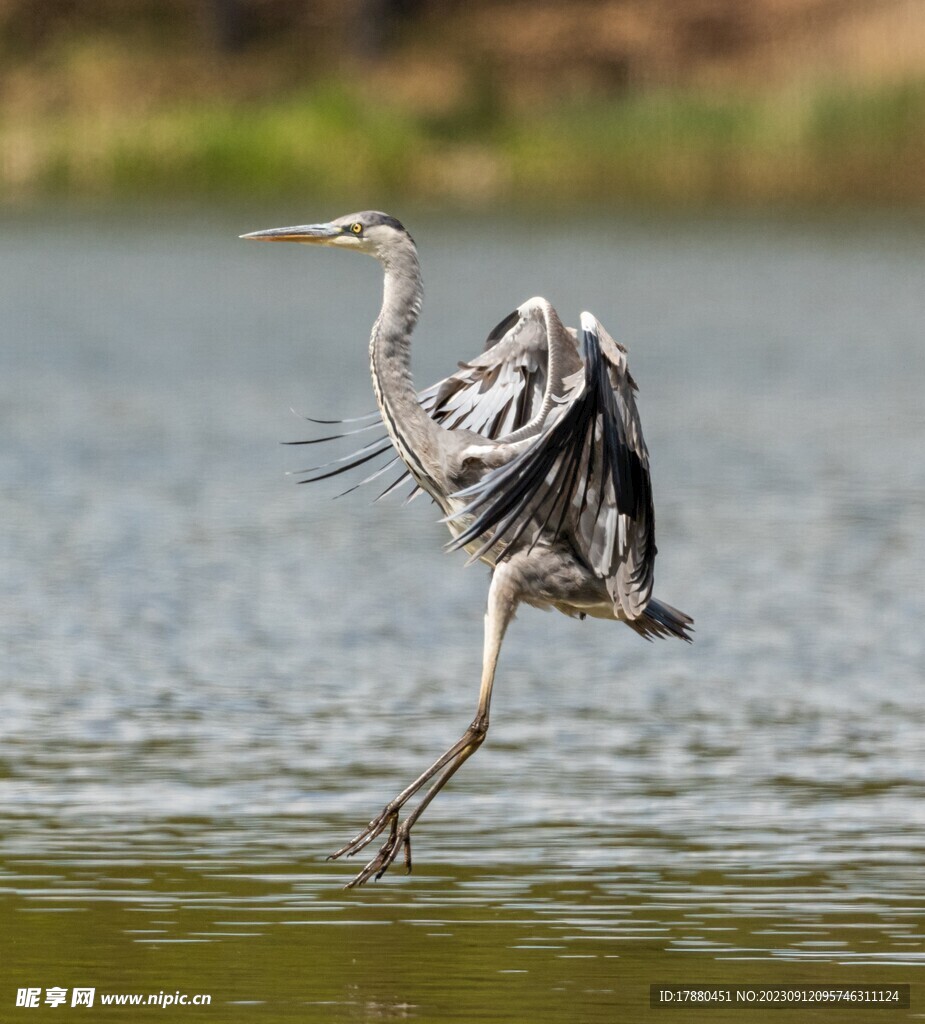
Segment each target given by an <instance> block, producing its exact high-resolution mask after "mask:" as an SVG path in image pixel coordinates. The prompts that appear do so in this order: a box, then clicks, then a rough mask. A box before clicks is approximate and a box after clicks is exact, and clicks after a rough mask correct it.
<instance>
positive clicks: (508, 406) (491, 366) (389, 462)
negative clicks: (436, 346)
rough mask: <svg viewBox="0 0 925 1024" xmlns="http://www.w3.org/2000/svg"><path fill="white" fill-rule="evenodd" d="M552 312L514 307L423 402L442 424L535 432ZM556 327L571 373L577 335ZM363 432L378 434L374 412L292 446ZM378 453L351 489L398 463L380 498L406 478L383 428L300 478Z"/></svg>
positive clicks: (491, 434)
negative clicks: (376, 465)
mask: <svg viewBox="0 0 925 1024" xmlns="http://www.w3.org/2000/svg"><path fill="white" fill-rule="evenodd" d="M550 314H551V315H552V316H553V317H554V316H555V314H554V313H553V312H551V307H549V304H548V303H546V302H545V300H541V299H531V300H530V301H529V302H525V303H524V304H523V305H522V306H520V307H519V308H518V309H515V310H514V312H513V313H511V314H509V315H508V316H506V317H505V318H504V319H503V320H502V321H501V322H500V323H499V324H498V325H497V326H496V327H495V328H494V329H493V330H492V331H491V333H490V334H489V335H488V339H487V341H486V343H485V349H484V351H483V352H482V353H481V354H480V355H478V356H477V357H476V358H475V359H472V360H470V361H469V362H466V363H460V364H459V369H458V370H457V371H456V373H454V374H452V375H451V376H449V377H447V378H445V379H444V380H441V381H438V382H437V383H436V384H433V385H431V387H429V388H426V389H425V390H423V391H421V392H419V393H418V400H419V401H420V403H421V405H422V406H423V407H424V409H426V410H427V412H428V413H429V414H430V416H432V417H433V419H435V420H436V421H437V422H438V423H441V424H442V425H443V426H445V427H446V428H448V429H451V430H454V429H462V430H468V431H471V432H473V433H475V434H480V435H481V436H482V437H485V438H488V439H490V440H499V439H504V438H507V437H510V436H511V435H516V434H517V433H518V432H520V431H524V430H528V431H529V430H530V429H531V426H530V425H531V424H534V423H535V424H536V429H539V422H538V417H539V416H540V414H541V412H542V411H543V408H544V397H545V394H546V384H547V377H548V372H549V339H548V332H549V330H550ZM553 329H554V330H557V332H559V334H560V341H561V339H562V338H563V337H564V338H565V339H566V341H565V343H564V344H560V345H559V346H558V350H559V351H560V352H562V353H564V355H563V357H562V358H563V361H564V363H565V367H564V369H565V371H566V372H574V371H575V370H577V369H579V368H580V366H581V360H580V357H579V355H578V349H577V346H576V345H575V342H574V339H573V338H572V336H571V335H570V334H567V333H566V331H565V328H563V327H562V326H561V324H559V323H558V319H556V320H555V321H554V327H553ZM364 419H365V418H364ZM313 422H320V421H313ZM328 422H338V421H328ZM339 422H343V423H347V422H348V421H347V420H343V421H339ZM357 422H359V421H357ZM364 431H377V432H378V431H382V421H381V419H380V417H379V414H378V413H373V414H372V415H371V416H370V417H368V423H367V425H365V426H361V427H359V428H357V429H354V430H350V431H347V432H344V433H338V434H333V435H330V436H328V437H321V438H316V439H312V440H309V441H296V442H292V443H294V444H316V443H319V442H323V441H335V440H339V439H341V438H345V437H349V436H352V435H354V434H359V433H362V432H364ZM380 456H385V457H386V461H385V462H384V464H383V465H382V466H381V467H379V468H377V469H376V471H375V472H374V473H372V474H371V475H369V476H367V477H365V478H364V479H363V480H360V481H359V482H358V483H357V484H355V485H354V486H353V487H351V488H350V490H354V489H355V488H356V487H360V486H362V484H365V483H368V482H370V481H371V480H374V479H377V478H378V477H380V476H382V475H383V474H384V473H386V472H387V471H388V470H389V469H390V468H392V467H393V466H395V464H396V463H397V464H398V465H399V466H400V467H401V470H402V471H401V472H400V474H399V476H398V477H397V478H396V479H395V480H393V481H392V482H391V483H389V485H388V487H386V489H385V490H384V491H383V492H382V493H381V494H380V495H379V497H383V496H384V495H385V494H388V493H390V492H391V491H393V490H394V489H395V488H397V487H399V486H401V484H402V483H404V482H405V481H407V480H408V479H409V476H410V475H409V473H408V472H407V470H405V469H404V466H403V464H402V463H401V462H400V460H399V458H398V455H397V454H396V452H395V450H394V448H393V447H392V444H391V441H390V440H389V438H388V436H387V435H386V434H385V433H384V431H382V432H381V433H377V434H376V436H374V438H373V439H372V440H371V441H369V442H368V443H367V444H365V445H363V446H362V447H361V448H359V449H357V450H356V451H354V452H351V453H350V454H349V455H345V456H343V457H342V458H340V459H335V460H333V461H331V462H328V463H324V464H322V465H319V466H315V467H313V468H311V469H306V470H304V471H303V472H304V473H305V474H306V476H305V479H303V480H301V481H300V483H311V482H314V481H316V480H324V479H326V478H328V477H331V476H336V475H338V474H340V473H344V472H347V471H348V470H351V469H355V468H357V467H358V466H361V465H363V464H365V463H367V462H371V461H372V460H373V459H376V458H378V457H380ZM419 492H420V489H419V488H418V487H416V486H415V487H413V489H412V490H411V492H410V494H409V496H408V497H409V498H411V497H414V496H415V495H416V494H418V493H419ZM344 493H347V492H344Z"/></svg>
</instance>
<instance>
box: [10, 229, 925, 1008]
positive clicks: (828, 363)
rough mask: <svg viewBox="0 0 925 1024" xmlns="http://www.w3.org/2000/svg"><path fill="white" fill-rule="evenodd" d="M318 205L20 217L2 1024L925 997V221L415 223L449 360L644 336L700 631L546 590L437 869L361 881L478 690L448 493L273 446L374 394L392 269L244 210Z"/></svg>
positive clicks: (663, 542) (468, 773)
mask: <svg viewBox="0 0 925 1024" xmlns="http://www.w3.org/2000/svg"><path fill="white" fill-rule="evenodd" d="M337 212H340V211H324V210H311V209H306V210H291V209H289V210H283V211H279V210H277V211H275V212H271V213H269V214H267V213H266V212H265V211H264V212H263V213H260V214H257V215H256V216H255V215H254V214H253V212H251V211H248V212H246V213H245V214H241V215H240V216H238V215H235V216H231V215H227V214H224V215H223V214H218V213H216V214H214V215H212V216H203V215H197V216H195V217H191V216H189V215H184V214H183V213H182V212H179V211H163V210H156V211H141V212H127V211H120V212H118V213H109V212H105V211H104V212H94V213H86V214H79V213H74V212H67V211H49V212H43V211H38V212H33V213H26V214H18V215H11V214H8V215H7V216H6V217H5V218H4V219H3V220H2V223H0V270H2V272H0V303H2V310H3V322H4V326H3V343H2V346H0V417H2V431H3V442H2V444H0V485H2V486H0V515H2V519H0V521H2V523H3V530H2V534H0V615H2V620H0V621H2V626H0V629H2V634H0V637H2V647H3V658H2V665H0V674H2V686H0V744H2V745H0V829H2V831H0V908H2V921H3V928H2V946H0V955H2V961H0V976H2V983H0V1007H2V1010H0V1019H7V1018H8V1017H12V1016H13V1015H14V1014H17V1015H18V1014H19V1010H17V1009H15V1006H14V1003H15V997H16V990H17V989H18V988H20V987H25V986H41V987H43V988H45V987H48V986H52V985H61V986H64V987H71V986H78V985H86V986H95V987H96V988H97V990H98V992H144V993H148V992H153V993H157V992H159V991H169V992H174V991H181V992H186V993H198V992H204V993H209V994H211V996H212V1006H211V1007H210V1009H209V1010H208V1011H205V1010H193V1009H183V1010H168V1011H166V1012H165V1011H161V1012H162V1013H163V1014H164V1017H165V1019H170V1018H173V1017H177V1018H178V1019H179V1018H189V1017H190V1016H196V1015H203V1016H204V1015H205V1014H206V1013H207V1014H208V1016H209V1019H211V1020H222V1021H224V1020H228V1021H244V1020H248V1021H250V1020H289V1019H293V1020H294V1019H298V1020H305V1021H315V1020H317V1021H373V1020H382V1019H386V1020H388V1019H409V1020H420V1021H443V1020H458V1021H476V1020H486V1021H498V1022H522V1021H526V1020H529V1021H538V1022H544V1021H550V1022H552V1021H556V1022H558V1021H582V1022H584V1021H587V1022H596V1021H601V1022H604V1021H614V1020H636V1019H653V1018H658V1017H660V1016H664V1015H666V1014H667V1015H668V1016H669V1017H671V1019H681V1017H682V1016H683V1017H684V1018H685V1019H687V1018H696V1016H697V1015H696V1013H687V1014H682V1015H680V1016H679V1015H677V1014H674V1015H673V1014H672V1013H671V1011H667V1010H664V1011H655V1010H649V1008H648V987H649V985H650V984H652V983H658V982H665V981H681V982H685V981H691V982H692V981H701V982H702V981H717V982H723V983H725V982H729V983H736V982H740V983H741V982H757V983H765V982H782V981H791V982H812V983H814V984H816V983H823V982H844V981H869V982H878V983H880V982H885V983H899V982H910V981H911V982H913V983H914V987H913V992H912V1009H911V1010H909V1011H906V1012H905V1014H904V1013H903V1012H902V1011H900V1012H896V1011H893V1012H892V1016H893V1018H894V1019H895V1018H896V1017H902V1016H904V1015H905V1016H909V1017H911V1018H914V1017H917V1016H922V1015H923V1014H925V1002H923V999H925V995H923V994H922V993H923V990H922V988H921V983H922V979H923V967H925V936H923V931H925V929H923V912H925V906H923V904H925V895H923V893H925V886H923V878H925V874H923V860H925V802H923V797H925V740H923V727H925V711H923V675H925V672H923V669H925V658H923V639H922V637H923V628H922V623H923V621H925V586H923V584H925V529H923V527H925V516H923V510H925V455H923V452H925V413H923V400H922V395H923V391H925V346H923V344H922V324H923V323H925V289H923V287H922V281H923V279H925V278H923V271H925V232H923V231H922V230H921V229H920V227H918V226H915V225H911V226H910V225H908V224H903V223H900V222H896V223H882V222H876V221H871V222H853V223H850V224H844V223H816V224H814V223H808V224H796V223H789V224H779V223H778V224H774V223H763V222H758V221H745V220H729V221H716V222H707V221H675V220H652V221H642V220H637V221H634V220H630V219H614V220H608V219H603V220H602V219H597V220H595V221H593V222H587V223H584V222H579V223H575V222H568V223H566V222H563V223H561V224H552V225H550V224H541V225H536V226H532V225H531V224H529V223H517V222H510V223H500V224H499V223H498V222H497V221H496V220H487V219H486V220H458V221H453V220H429V219H428V218H426V217H419V218H416V219H413V222H412V224H411V227H412V230H413V232H414V233H415V235H416V237H417V239H418V242H419V244H420V246H421V248H422V251H423V261H424V269H425V275H426V277H427V283H428V288H429V290H428V295H429V301H428V305H427V308H426V311H425V316H424V318H423V320H422V323H421V327H420V332H419V333H420V340H419V342H418V346H417V350H416V353H415V367H416V373H417V377H418V380H419V381H420V382H421V383H422V384H424V383H429V382H430V381H431V380H433V379H436V378H437V377H438V376H443V375H444V374H446V373H447V372H450V371H451V370H452V369H453V368H454V367H455V364H456V361H457V360H458V359H461V358H466V357H467V356H471V355H473V354H474V353H475V352H477V351H478V350H479V349H480V347H481V344H482V341H483V338H484V335H485V333H486V332H487V330H488V329H489V328H490V327H491V326H492V325H493V324H494V323H496V322H497V321H498V320H499V319H501V318H502V317H503V316H504V315H505V314H506V313H507V312H508V311H509V310H510V309H511V308H512V307H513V306H514V305H516V304H517V303H518V302H521V301H523V300H524V299H526V298H528V297H529V296H531V295H533V294H537V293H539V294H545V295H547V296H548V297H549V298H550V299H551V300H552V301H553V302H554V303H555V304H556V305H557V307H558V308H559V310H560V312H561V313H562V314H563V315H564V316H565V317H566V318H567V319H568V320H569V321H571V322H575V321H576V320H577V314H578V313H579V311H580V310H582V309H584V308H585V307H590V308H591V309H592V310H593V311H594V312H595V313H596V314H597V315H598V316H599V317H600V318H601V319H602V320H603V321H604V323H605V324H607V325H608V327H609V328H610V329H611V331H612V332H613V333H614V334H615V336H617V337H618V338H620V339H622V340H624V341H625V342H627V343H628V344H629V346H630V350H631V351H630V359H631V365H632V367H633V371H634V374H635V376H636V377H637V379H638V381H639V383H640V387H641V397H640V404H641V411H642V416H643V422H644V426H645V429H646V436H647V439H648V442H649V447H650V450H651V453H652V458H653V464H654V475H655V487H656V505H657V510H658V521H659V547H660V556H659V566H658V573H657V587H656V591H657V593H658V594H659V595H660V596H661V597H663V598H664V599H666V600H668V601H670V602H671V603H674V604H676V605H678V606H679V607H681V608H684V609H685V610H687V611H689V612H690V613H691V614H693V615H694V617H695V618H696V620H697V642H696V643H695V645H694V646H693V647H691V648H689V647H686V646H685V645H682V644H678V643H669V642H661V643H656V644H646V643H644V642H643V641H641V640H640V639H639V638H638V637H636V636H635V635H634V634H632V633H631V632H630V631H629V630H627V629H625V628H623V627H619V626H617V625H615V624H607V623H599V622H584V623H580V622H575V621H570V620H567V619H565V618H564V617H562V616H555V615H552V614H549V615H543V614H542V613H540V612H537V611H533V610H530V609H526V610H524V611H522V612H521V614H520V617H519V620H518V622H516V623H515V624H514V626H513V627H512V629H511V631H510V633H509V635H508V639H507V641H506V643H505V648H504V651H503V654H502V660H501V665H500V669H499V676H498V681H497V686H496V697H495V703H494V708H493V712H494V713H493V721H492V732H491V735H490V736H489V740H488V742H487V743H486V745H485V747H484V748H483V749H482V750H481V751H480V752H479V754H478V756H477V757H475V758H474V759H473V760H472V761H470V762H469V763H468V764H467V765H466V766H465V768H464V769H463V770H462V772H461V773H460V774H459V775H458V776H457V778H456V779H454V781H453V783H452V784H451V786H450V787H448V789H447V790H446V791H445V792H444V793H443V794H441V796H440V798H439V799H438V800H437V801H436V803H435V804H434V805H433V807H432V808H431V809H430V810H429V811H428V813H427V815H426V816H425V817H424V818H423V819H422V822H421V824H420V825H419V826H418V829H417V830H416V843H415V856H416V864H415V873H414V875H412V876H411V878H410V879H406V878H404V877H403V876H402V875H401V874H399V873H395V874H393V875H390V876H388V877H387V878H386V879H384V880H383V881H382V882H380V883H379V884H378V885H377V886H369V887H367V888H365V889H363V890H360V891H355V892H349V893H345V892H344V891H342V889H341V888H340V887H341V885H342V884H343V883H344V882H345V881H347V880H348V879H349V877H350V876H351V870H350V865H349V864H343V863H328V862H326V861H325V860H324V857H325V855H326V854H327V853H329V852H330V851H331V850H333V849H335V848H336V847H337V846H339V845H341V843H342V842H344V841H345V840H346V839H347V838H349V837H350V836H351V835H352V834H353V833H354V832H355V831H356V829H357V828H358V827H359V826H360V825H361V824H363V823H364V822H365V821H367V820H368V819H369V817H370V815H371V814H372V813H373V812H374V811H375V810H377V809H378V808H379V806H381V804H382V803H383V802H384V801H385V800H386V799H387V798H388V797H390V796H392V795H393V794H394V792H396V791H397V790H398V789H399V788H401V786H403V785H404V784H405V783H406V782H407V781H408V780H409V779H410V778H411V777H413V775H416V774H417V772H418V771H419V770H420V769H421V768H423V767H424V765H425V764H427V763H428V762H429V761H430V760H431V759H432V758H433V757H434V756H435V755H436V754H437V753H438V752H440V751H441V750H443V749H444V748H445V747H446V746H447V745H448V744H449V743H450V742H451V741H452V740H454V739H455V738H456V737H457V736H458V735H459V733H460V732H461V730H462V729H463V727H464V726H465V725H466V724H467V722H468V721H469V719H470V717H471V714H472V711H473V709H474V706H475V700H476V696H477V689H478V674H479V662H480V652H481V617H482V611H483V604H484V599H485V593H486V577H485V573H484V571H483V570H482V569H478V568H474V569H468V570H464V569H463V563H464V561H465V559H464V557H463V556H459V555H457V556H447V555H444V554H442V553H441V545H442V543H443V541H444V535H443V527H441V526H439V525H438V524H437V523H436V521H435V520H436V519H437V515H436V512H435V510H434V509H433V507H432V506H428V505H426V504H425V502H424V501H419V502H415V503H414V504H412V505H411V506H410V507H407V508H403V507H402V506H401V504H400V502H392V503H380V504H378V505H376V506H372V505H371V504H370V502H369V498H370V497H371V496H372V495H371V494H370V495H366V496H364V495H363V494H362V493H360V494H353V495H351V496H348V497H346V498H342V499H339V500H338V501H336V502H332V501H331V500H329V498H330V495H331V494H333V493H335V489H334V488H331V489H329V490H328V491H322V490H320V489H319V490H312V489H307V488H297V487H295V486H293V485H292V483H291V480H289V479H287V478H286V477H285V475H284V474H285V471H286V470H295V469H298V468H300V467H301V466H302V465H306V464H310V462H311V459H310V457H309V461H308V462H305V461H304V459H305V452H306V449H292V448H284V447H282V446H280V445H279V444H278V442H279V441H280V440H294V439H297V438H300V437H303V436H306V425H305V424H302V423H300V421H299V420H297V419H295V418H294V417H293V416H292V414H291V413H290V412H289V407H290V406H292V407H294V408H295V409H297V410H298V411H304V412H307V413H312V414H315V415H322V416H323V415H325V414H329V415H331V416H337V415H342V414H358V413H362V412H366V411H368V410H369V409H370V408H371V407H372V398H371V393H370V387H369V382H368V373H367V368H366V338H367V336H368V327H369V323H370V322H371V321H372V319H373V317H374V316H375V313H376V309H377V304H378V296H379V277H378V270H377V268H376V266H375V264H374V263H373V262H372V261H369V260H360V259H359V258H356V257H351V256H348V255H345V254H333V253H323V252H316V251H311V250H304V249H298V248H296V247H294V246H291V247H290V246H278V247H270V246H253V245H250V246H249V245H246V244H245V243H241V242H238V241H237V240H236V237H235V236H236V235H237V234H239V233H241V232H242V231H246V230H253V229H256V228H261V227H269V226H273V225H275V224H277V223H280V224H281V223H287V222H292V221H299V220H303V219H318V218H319V217H321V216H324V215H326V214H328V213H330V214H334V213H337ZM871 1012H872V1013H873V1019H886V1018H887V1017H889V1016H890V1013H883V1012H876V1013H874V1012H873V1011H871ZM33 1013H34V1014H35V1015H36V1017H37V1018H38V1017H44V1016H45V1015H46V1014H47V1015H52V1014H55V1013H57V1014H59V1015H67V1014H68V1013H71V1014H78V1013H84V1014H85V1016H86V1017H87V1019H89V1018H90V1014H89V1013H88V1012H87V1011H78V1009H76V1008H75V1009H73V1010H71V1009H51V1008H43V1009H39V1010H35V1011H33ZM99 1013H100V1016H105V1019H107V1020H110V1019H111V1020H119V1019H125V1020H129V1019H132V1020H137V1019H138V1016H139V1013H141V1011H139V1010H137V1009H135V1010H132V1009H116V1008H113V1007H109V1008H107V1009H106V1011H105V1014H104V1013H103V1011H102V1010H100V1011H99ZM819 1014H820V1016H819V1019H826V1020H834V1019H837V1017H836V1016H833V1014H832V1013H831V1012H825V1011H819ZM767 1016H768V1019H769V1020H782V1019H784V1020H786V1019H788V1015H787V1014H786V1013H785V1014H784V1015H783V1017H781V1015H780V1014H779V1013H769V1014H768V1015H767ZM17 1019H18V1017H17ZM749 1019H750V1020H755V1021H758V1020H761V1019H763V1015H762V1012H761V1011H752V1013H751V1014H750V1015H749ZM801 1019H815V1018H813V1017H812V1015H811V1014H807V1013H803V1014H802V1015H801ZM852 1019H854V1017H852Z"/></svg>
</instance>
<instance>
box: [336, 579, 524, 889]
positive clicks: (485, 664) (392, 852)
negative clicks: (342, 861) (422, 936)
mask: <svg viewBox="0 0 925 1024" xmlns="http://www.w3.org/2000/svg"><path fill="white" fill-rule="evenodd" d="M515 579H516V574H515V573H514V572H513V570H512V569H511V565H510V563H507V562H504V563H501V564H500V565H498V566H496V567H495V570H494V573H493V574H492V579H491V586H490V588H489V591H488V608H487V610H486V613H485V643H484V651H483V656H482V683H481V688H480V690H479V702H478V708H477V709H476V714H475V718H474V719H473V720H472V723H471V725H470V726H469V728H468V729H467V730H466V731H465V732H464V733H463V735H462V736H461V737H460V739H459V740H457V742H456V743H454V744H453V746H451V747H450V748H449V750H447V751H446V752H445V753H444V754H442V755H441V756H440V757H438V758H437V760H436V761H434V763H433V764H432V765H431V766H430V767H429V768H428V769H427V770H426V771H425V772H423V773H422V774H421V775H419V776H418V777H417V778H416V779H415V780H414V782H412V783H411V785H409V786H407V787H406V788H405V789H403V790H402V792H401V793H399V794H398V796H397V797H395V799H394V800H392V801H390V802H389V803H388V804H386V806H385V807H384V808H383V809H382V811H381V813H380V814H378V815H377V816H376V817H375V818H373V820H372V821H371V822H370V823H369V824H368V825H367V826H366V828H365V829H363V831H362V832H360V834H359V835H358V836H357V837H356V838H355V839H353V840H352V841H351V842H349V843H348V844H347V845H346V846H344V847H342V848H341V849H340V850H338V851H337V852H336V853H334V854H332V855H331V858H330V859H332V860H333V859H335V858H337V857H341V856H344V855H345V854H346V855H347V856H352V855H353V854H355V853H358V852H359V851H360V850H362V849H363V848H364V847H365V846H367V845H368V844H369V843H371V842H372V841H373V840H374V839H375V838H376V837H377V836H378V835H379V834H380V833H382V832H383V831H384V830H385V828H386V827H389V836H388V838H387V839H386V841H385V843H383V845H382V847H381V849H380V850H379V852H378V853H377V854H376V856H375V857H374V858H373V859H372V860H371V861H370V862H369V863H368V864H367V865H366V867H365V868H363V870H362V871H361V872H360V873H359V874H358V875H357V876H356V878H354V879H353V881H352V882H350V883H349V885H348V888H351V887H353V886H356V885H362V884H363V883H364V882H367V881H368V880H369V879H370V878H372V877H374V876H375V877H376V878H381V877H382V875H383V874H384V873H385V872H386V870H388V868H389V865H391V863H392V861H393V860H394V859H395V857H396V855H397V854H398V851H399V850H400V849H402V848H403V847H404V849H405V863H406V865H407V867H408V870H409V871H410V869H411V827H412V826H413V825H414V823H415V822H416V821H417V820H418V818H419V817H420V816H421V814H422V813H423V811H424V809H425V808H426V807H427V806H428V804H430V802H431V801H432V800H433V799H434V797H435V796H436V795H437V793H438V792H439V791H440V790H441V789H442V788H443V786H444V785H446V783H447V782H448V781H449V780H450V779H451V778H452V776H453V775H454V774H455V773H456V772H457V771H458V769H459V768H460V767H461V766H462V765H463V764H464V763H465V762H466V761H467V760H468V759H469V758H470V757H471V756H472V755H473V754H474V753H475V752H476V750H478V748H479V747H480V746H481V745H482V743H483V742H484V740H485V736H486V734H487V732H488V719H489V711H490V706H491V692H492V686H493V685H494V679H495V669H496V668H497V665H498V655H499V654H500V652H501V643H502V641H503V639H504V634H505V631H506V630H507V627H508V623H510V621H511V619H512V618H513V617H514V612H515V610H516V608H517V602H518V596H519V594H518V588H517V586H516V582H515ZM431 780H433V781H431ZM429 782H430V783H431V785H430V788H429V789H428V790H427V792H426V793H425V794H424V797H423V798H422V799H421V801H420V803H419V804H418V805H417V807H415V809H414V810H413V811H412V812H411V813H410V814H409V815H408V817H407V818H406V819H405V820H404V821H403V822H402V823H401V824H400V825H399V823H398V816H399V812H400V811H401V809H402V808H403V807H404V805H405V804H406V803H407V802H408V800H410V799H411V797H413V796H414V795H415V794H416V793H418V792H419V791H420V790H421V789H423V787H424V786H425V785H427V783H429Z"/></svg>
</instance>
